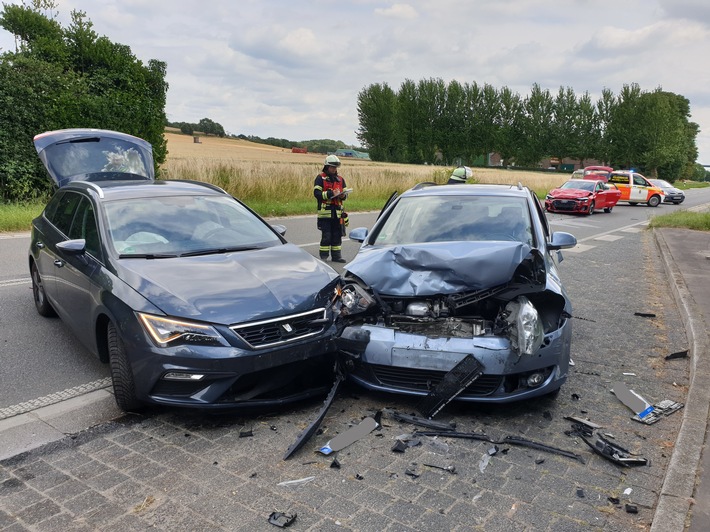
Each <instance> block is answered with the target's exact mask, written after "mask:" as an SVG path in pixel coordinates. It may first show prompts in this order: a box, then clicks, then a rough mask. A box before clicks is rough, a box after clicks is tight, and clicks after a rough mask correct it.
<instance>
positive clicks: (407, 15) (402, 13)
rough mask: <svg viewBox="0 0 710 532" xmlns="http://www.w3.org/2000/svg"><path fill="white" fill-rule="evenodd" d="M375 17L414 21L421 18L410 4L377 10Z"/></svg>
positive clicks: (393, 5) (394, 5)
mask: <svg viewBox="0 0 710 532" xmlns="http://www.w3.org/2000/svg"><path fill="white" fill-rule="evenodd" d="M375 15H381V16H383V17H391V18H397V19H402V20H413V19H415V18H417V17H418V16H419V13H417V10H416V9H414V8H413V7H412V6H411V5H409V4H392V5H391V6H390V7H388V8H386V9H383V8H379V7H378V8H376V9H375Z"/></svg>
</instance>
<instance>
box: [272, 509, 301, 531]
mask: <svg viewBox="0 0 710 532" xmlns="http://www.w3.org/2000/svg"><path fill="white" fill-rule="evenodd" d="M297 515H298V514H297V513H296V512H293V513H286V512H271V515H270V516H269V523H271V524H272V525H276V526H277V527H279V528H286V527H287V526H291V525H292V524H293V522H294V521H295V520H296V516H297Z"/></svg>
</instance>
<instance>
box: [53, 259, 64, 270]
mask: <svg viewBox="0 0 710 532" xmlns="http://www.w3.org/2000/svg"><path fill="white" fill-rule="evenodd" d="M54 265H55V266H56V267H57V268H61V267H62V266H64V261H63V260H59V259H57V260H55V261H54Z"/></svg>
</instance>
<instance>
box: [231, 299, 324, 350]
mask: <svg viewBox="0 0 710 532" xmlns="http://www.w3.org/2000/svg"><path fill="white" fill-rule="evenodd" d="M325 316H326V315H325V309H324V308H319V309H316V310H311V311H309V312H302V313H300V314H291V315H290V316H281V317H278V318H274V319H270V320H263V321H257V322H253V323H245V324H243V325H234V326H232V327H230V329H232V330H233V331H234V332H235V333H236V334H237V335H239V337H240V338H242V340H244V341H245V342H246V343H247V344H249V346H250V347H252V348H253V349H263V348H265V347H272V346H275V345H280V344H285V343H288V342H295V341H297V340H302V339H303V338H308V337H310V336H317V335H318V334H320V333H322V332H323V331H324V330H325V327H326V324H327V323H326V321H325V319H326V317H325Z"/></svg>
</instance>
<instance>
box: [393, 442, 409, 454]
mask: <svg viewBox="0 0 710 532" xmlns="http://www.w3.org/2000/svg"><path fill="white" fill-rule="evenodd" d="M406 450H407V444H406V443H404V442H403V441H402V440H397V441H396V442H395V443H394V445H393V446H392V452H394V453H403V452H404V451H406Z"/></svg>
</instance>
